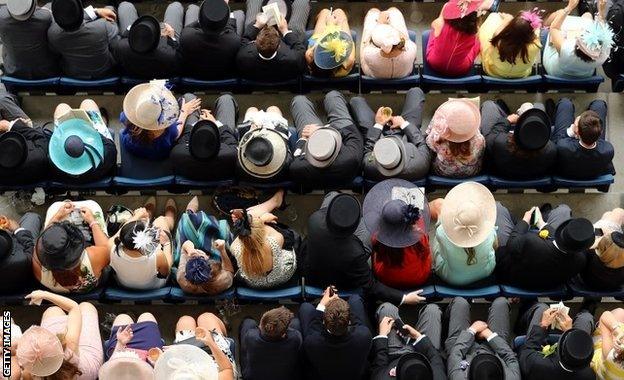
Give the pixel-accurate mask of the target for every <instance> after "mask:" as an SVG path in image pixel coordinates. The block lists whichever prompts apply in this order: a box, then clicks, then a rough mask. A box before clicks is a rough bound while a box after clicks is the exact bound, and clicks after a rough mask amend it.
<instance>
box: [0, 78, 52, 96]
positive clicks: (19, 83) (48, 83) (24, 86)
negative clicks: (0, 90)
mask: <svg viewBox="0 0 624 380" xmlns="http://www.w3.org/2000/svg"><path fill="white" fill-rule="evenodd" d="M0 81H1V82H2V83H4V85H5V87H6V88H7V90H9V91H11V92H16V91H19V90H27V91H28V90H31V91H32V90H40V91H44V90H56V87H57V86H58V85H59V83H60V82H61V78H60V77H52V78H45V79H20V78H15V77H10V76H7V75H3V76H1V77H0Z"/></svg>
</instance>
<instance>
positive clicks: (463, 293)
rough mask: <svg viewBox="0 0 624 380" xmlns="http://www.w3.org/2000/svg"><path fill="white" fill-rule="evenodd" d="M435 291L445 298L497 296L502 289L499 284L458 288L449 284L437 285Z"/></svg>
mask: <svg viewBox="0 0 624 380" xmlns="http://www.w3.org/2000/svg"><path fill="white" fill-rule="evenodd" d="M435 292H436V294H437V295H438V297H443V298H455V297H464V298H468V299H471V298H495V297H498V296H500V294H501V289H500V287H499V286H498V285H490V286H484V287H480V288H474V289H466V288H456V287H454V286H449V285H437V284H436V285H435Z"/></svg>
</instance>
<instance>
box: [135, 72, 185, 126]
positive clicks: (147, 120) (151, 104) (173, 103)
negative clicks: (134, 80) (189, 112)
mask: <svg viewBox="0 0 624 380" xmlns="http://www.w3.org/2000/svg"><path fill="white" fill-rule="evenodd" d="M123 112H124V114H125V115H126V118H127V119H128V120H129V121H130V122H131V123H132V124H134V125H136V126H137V127H139V128H143V129H149V130H159V129H165V128H168V127H169V126H171V125H173V124H174V123H175V122H176V121H177V120H178V117H179V116H180V106H179V105H178V101H177V100H176V98H175V96H173V94H172V93H171V91H169V90H168V89H167V88H166V87H165V81H151V82H149V83H142V84H139V85H137V86H134V87H133V88H132V89H130V91H128V94H127V95H126V97H125V98H124V101H123Z"/></svg>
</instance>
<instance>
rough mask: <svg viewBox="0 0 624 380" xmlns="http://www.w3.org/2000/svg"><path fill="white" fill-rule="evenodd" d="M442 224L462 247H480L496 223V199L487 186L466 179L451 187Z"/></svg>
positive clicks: (445, 200)
mask: <svg viewBox="0 0 624 380" xmlns="http://www.w3.org/2000/svg"><path fill="white" fill-rule="evenodd" d="M440 221H441V222H442V228H443V229H444V232H445V233H446V236H448V238H449V240H450V241H451V242H452V243H453V244H455V245H456V246H458V247H462V248H470V247H476V246H477V245H479V244H481V243H483V242H484V241H485V239H487V237H488V235H489V234H490V233H491V232H492V229H493V228H494V226H495V225H496V201H495V200H494V196H493V195H492V193H491V192H490V190H488V188H487V187H485V186H483V185H482V184H480V183H477V182H464V183H461V184H459V185H457V186H455V187H453V188H452V189H451V191H449V192H448V194H446V197H445V198H444V203H443V204H442V210H441V211H440Z"/></svg>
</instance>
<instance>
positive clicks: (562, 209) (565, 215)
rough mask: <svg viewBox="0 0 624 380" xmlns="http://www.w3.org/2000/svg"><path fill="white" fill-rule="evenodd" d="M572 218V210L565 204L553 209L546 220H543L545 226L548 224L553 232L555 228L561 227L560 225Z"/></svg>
mask: <svg viewBox="0 0 624 380" xmlns="http://www.w3.org/2000/svg"><path fill="white" fill-rule="evenodd" d="M571 217H572V210H571V209H570V206H568V205H566V204H560V205H559V206H557V207H555V208H554V209H553V210H552V211H551V212H550V214H548V218H547V219H546V220H545V222H546V223H547V224H549V225H550V226H551V227H552V228H554V229H555V230H556V229H557V227H559V226H560V225H561V223H563V222H565V221H566V220H568V219H570V218H571Z"/></svg>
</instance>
